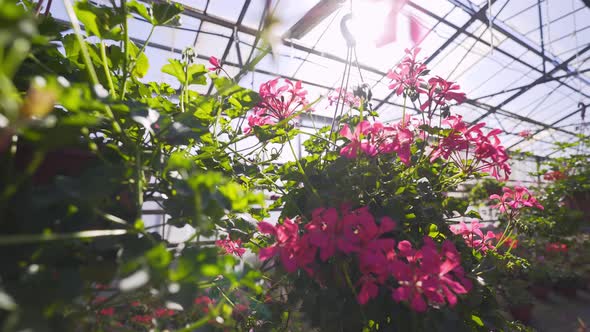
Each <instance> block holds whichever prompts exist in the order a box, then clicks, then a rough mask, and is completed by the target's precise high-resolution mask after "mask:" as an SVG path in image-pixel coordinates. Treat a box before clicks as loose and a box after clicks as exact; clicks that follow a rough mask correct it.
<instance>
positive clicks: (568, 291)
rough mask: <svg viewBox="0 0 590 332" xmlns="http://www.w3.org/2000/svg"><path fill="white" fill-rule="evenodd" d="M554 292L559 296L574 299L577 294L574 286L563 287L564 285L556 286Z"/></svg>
mask: <svg viewBox="0 0 590 332" xmlns="http://www.w3.org/2000/svg"><path fill="white" fill-rule="evenodd" d="M554 288H555V291H556V292H558V293H559V294H561V295H563V296H565V297H567V298H570V299H572V298H575V297H576V293H577V290H578V289H577V288H576V287H575V286H565V285H558V286H555V287H554Z"/></svg>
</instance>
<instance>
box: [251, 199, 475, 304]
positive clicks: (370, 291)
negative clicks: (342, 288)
mask: <svg viewBox="0 0 590 332" xmlns="http://www.w3.org/2000/svg"><path fill="white" fill-rule="evenodd" d="M395 228H396V223H395V222H394V221H393V220H392V219H391V218H389V217H382V218H380V219H378V220H377V219H376V218H375V217H374V216H373V215H372V214H371V213H370V211H369V209H368V208H367V207H361V208H358V209H354V210H352V209H350V207H348V206H342V207H341V208H340V209H339V210H337V209H336V208H318V209H315V210H314V211H313V212H312V217H311V220H310V221H309V223H307V224H305V226H304V227H303V230H304V232H303V233H302V234H300V229H299V226H298V224H296V223H294V222H293V221H292V220H290V219H288V218H287V219H285V221H284V223H283V224H279V225H276V226H273V225H270V224H269V223H266V222H260V223H259V229H260V232H261V233H263V234H268V235H272V236H274V238H275V242H274V243H273V244H272V245H271V246H269V247H266V248H263V249H261V250H260V253H259V257H260V258H261V259H262V260H268V259H270V258H272V257H275V256H278V257H279V258H280V260H281V262H282V265H283V267H284V268H285V269H286V270H287V271H288V272H295V271H297V269H303V270H305V271H306V272H307V273H308V274H309V275H310V276H312V277H313V276H316V274H317V273H316V271H317V267H318V266H319V265H320V264H322V263H324V264H326V263H330V262H333V261H331V259H333V258H334V257H336V261H337V260H338V257H348V256H350V255H354V256H356V257H357V260H356V261H358V266H357V268H358V271H359V272H360V277H359V279H358V280H356V281H355V283H354V284H355V286H356V287H360V289H359V291H358V294H357V301H358V302H359V303H360V304H366V303H367V302H369V301H370V300H371V299H372V298H375V297H376V296H377V295H378V294H379V290H380V289H389V290H390V291H391V296H392V298H393V299H394V300H395V301H397V302H402V301H403V302H407V303H408V304H409V305H410V307H411V308H412V309H413V310H415V311H425V310H426V309H427V307H428V303H431V304H433V305H438V306H440V305H443V304H445V303H448V304H449V305H451V306H454V305H455V304H456V303H457V295H458V294H466V293H467V292H468V291H469V290H470V289H471V282H470V281H469V280H467V279H466V278H465V273H464V271H463V269H462V267H461V264H460V263H461V261H460V256H459V253H458V252H457V249H456V248H455V247H454V245H453V244H452V243H451V242H450V241H444V242H443V244H442V248H441V249H439V248H438V246H437V245H436V244H435V242H434V241H433V240H432V239H431V238H430V237H425V238H424V245H423V246H422V248H420V249H414V248H412V244H411V243H410V242H409V241H406V240H404V241H401V242H399V243H397V246H396V241H395V240H394V239H393V238H392V237H391V234H392V232H393V231H394V229H395ZM343 273H346V272H345V271H343ZM319 279H320V278H317V279H316V280H318V282H320V283H321V280H319Z"/></svg>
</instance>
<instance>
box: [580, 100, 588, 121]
mask: <svg viewBox="0 0 590 332" xmlns="http://www.w3.org/2000/svg"><path fill="white" fill-rule="evenodd" d="M586 107H588V105H585V104H584V103H583V102H579V103H578V111H580V112H582V121H583V120H584V119H585V118H586Z"/></svg>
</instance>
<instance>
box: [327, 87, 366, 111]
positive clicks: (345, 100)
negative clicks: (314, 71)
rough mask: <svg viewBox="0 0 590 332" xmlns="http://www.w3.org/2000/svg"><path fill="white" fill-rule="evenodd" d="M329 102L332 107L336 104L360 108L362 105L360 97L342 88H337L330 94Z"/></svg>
mask: <svg viewBox="0 0 590 332" xmlns="http://www.w3.org/2000/svg"><path fill="white" fill-rule="evenodd" d="M328 101H329V102H330V106H333V105H334V104H345V105H348V107H356V108H358V107H360V105H361V99H360V98H359V97H357V96H355V95H354V93H352V92H350V91H347V90H344V89H342V88H337V89H336V90H334V91H332V92H331V93H330V94H328Z"/></svg>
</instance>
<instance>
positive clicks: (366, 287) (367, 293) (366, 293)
mask: <svg viewBox="0 0 590 332" xmlns="http://www.w3.org/2000/svg"><path fill="white" fill-rule="evenodd" d="M360 284H361V289H360V290H359V292H358V295H357V301H358V303H359V304H360V305H365V304H367V303H368V302H369V300H371V299H373V298H375V297H376V296H377V295H379V285H378V284H377V283H376V282H375V280H372V279H371V278H369V277H366V276H365V277H363V278H361V279H360Z"/></svg>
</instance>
